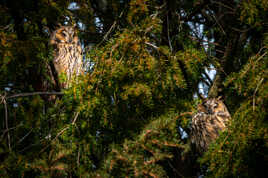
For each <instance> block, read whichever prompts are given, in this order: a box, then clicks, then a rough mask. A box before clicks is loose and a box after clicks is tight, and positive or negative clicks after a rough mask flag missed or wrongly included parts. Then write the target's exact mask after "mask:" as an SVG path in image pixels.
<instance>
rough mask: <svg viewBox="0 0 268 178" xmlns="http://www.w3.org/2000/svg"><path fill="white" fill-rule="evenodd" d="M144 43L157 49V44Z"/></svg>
mask: <svg viewBox="0 0 268 178" xmlns="http://www.w3.org/2000/svg"><path fill="white" fill-rule="evenodd" d="M145 44H147V45H149V46H151V47H153V48H154V49H156V50H159V47H157V46H155V45H153V44H152V43H149V42H145Z"/></svg>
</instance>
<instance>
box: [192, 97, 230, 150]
mask: <svg viewBox="0 0 268 178" xmlns="http://www.w3.org/2000/svg"><path fill="white" fill-rule="evenodd" d="M197 110H198V112H197V113H196V114H195V115H193V117H192V128H191V142H192V143H193V144H194V145H195V146H196V148H197V149H198V150H199V151H200V152H204V151H207V149H208V146H209V144H210V143H211V142H213V141H214V140H215V139H216V138H217V137H218V136H219V133H220V132H221V131H224V130H225V129H226V128H227V125H228V123H229V121H230V119H231V115H230V114H229V112H228V110H227V107H226V106H225V104H224V103H223V101H222V100H221V99H220V98H211V99H207V100H205V101H204V102H203V103H202V104H200V105H198V108H197Z"/></svg>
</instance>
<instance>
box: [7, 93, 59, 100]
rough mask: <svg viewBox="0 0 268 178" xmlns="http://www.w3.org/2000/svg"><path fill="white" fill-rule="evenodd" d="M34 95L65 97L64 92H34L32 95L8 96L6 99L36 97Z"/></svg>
mask: <svg viewBox="0 0 268 178" xmlns="http://www.w3.org/2000/svg"><path fill="white" fill-rule="evenodd" d="M34 95H63V92H32V93H19V94H14V95H10V96H7V97H6V99H10V98H17V97H25V96H34Z"/></svg>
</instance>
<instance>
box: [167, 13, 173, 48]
mask: <svg viewBox="0 0 268 178" xmlns="http://www.w3.org/2000/svg"><path fill="white" fill-rule="evenodd" d="M167 34H168V44H169V48H170V51H171V53H172V51H173V49H172V44H171V41H170V35H169V20H168V15H167Z"/></svg>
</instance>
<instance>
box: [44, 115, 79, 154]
mask: <svg viewBox="0 0 268 178" xmlns="http://www.w3.org/2000/svg"><path fill="white" fill-rule="evenodd" d="M78 115H79V112H77V113H76V114H75V116H74V119H73V121H72V123H71V124H72V125H74V124H75V122H76V120H77V118H78ZM69 127H70V125H68V126H66V127H65V128H63V129H62V130H61V131H60V132H59V133H57V135H56V137H55V138H53V140H52V142H53V141H54V140H56V139H57V138H58V137H59V136H61V135H62V134H63V133H64V132H65V131H66V130H67V129H68V128H69ZM48 147H49V145H48V146H46V147H45V148H43V149H42V150H41V151H40V152H39V153H42V152H43V151H45V150H46V149H47V148H48Z"/></svg>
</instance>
